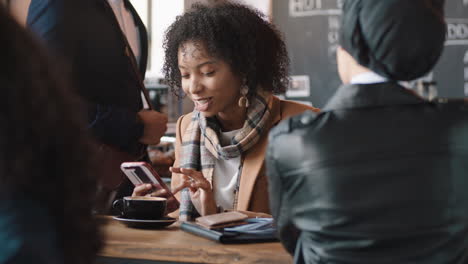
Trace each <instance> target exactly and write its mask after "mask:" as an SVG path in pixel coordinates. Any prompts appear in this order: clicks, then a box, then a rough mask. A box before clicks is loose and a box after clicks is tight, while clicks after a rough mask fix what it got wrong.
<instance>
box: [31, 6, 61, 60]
mask: <svg viewBox="0 0 468 264" xmlns="http://www.w3.org/2000/svg"><path fill="white" fill-rule="evenodd" d="M62 11H63V1H60V0H31V4H30V5H29V9H28V15H27V18H26V25H27V27H28V28H29V29H31V31H33V32H34V33H35V34H36V36H37V37H38V38H39V39H40V40H41V41H42V42H43V43H44V44H45V45H46V46H47V47H48V48H50V49H51V50H54V52H56V51H58V50H60V49H61V45H60V42H61V40H60V35H59V32H60V26H61V24H62V22H63V19H62V15H61V14H62Z"/></svg>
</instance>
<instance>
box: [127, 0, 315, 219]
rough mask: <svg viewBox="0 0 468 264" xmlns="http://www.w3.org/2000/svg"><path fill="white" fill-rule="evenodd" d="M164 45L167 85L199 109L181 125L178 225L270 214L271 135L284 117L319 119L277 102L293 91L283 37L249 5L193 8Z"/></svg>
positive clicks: (177, 167)
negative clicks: (212, 217) (233, 214)
mask: <svg viewBox="0 0 468 264" xmlns="http://www.w3.org/2000/svg"><path fill="white" fill-rule="evenodd" d="M164 45H165V54H166V55H165V64H164V72H165V75H166V79H167V81H168V83H169V85H171V87H172V88H173V89H174V91H176V92H177V91H179V89H182V90H183V92H184V93H185V94H186V95H187V96H188V97H189V98H190V99H191V100H192V101H193V102H194V104H195V108H194V110H193V112H191V113H189V114H187V115H184V116H182V117H180V118H179V120H178V122H177V131H176V132H177V140H176V146H175V154H176V160H175V163H174V166H173V167H172V168H171V171H172V173H173V174H172V187H173V189H174V190H179V189H180V188H181V186H182V187H184V186H185V187H188V188H186V189H184V190H183V191H182V194H181V195H180V196H179V195H178V197H179V198H180V200H181V208H180V211H179V216H180V219H182V220H185V219H190V218H192V217H193V216H195V215H198V214H199V215H209V214H214V213H218V212H223V211H225V210H241V211H254V212H260V213H267V214H268V213H269V212H270V209H269V205H268V192H267V190H268V183H267V181H266V175H265V166H264V157H265V151H266V145H267V138H268V137H267V135H268V132H269V130H270V129H271V128H272V127H274V126H275V125H276V124H277V123H278V122H279V121H281V120H282V119H284V118H286V117H289V116H292V115H294V114H298V113H301V112H303V111H305V110H313V111H318V109H315V108H313V107H309V106H307V105H303V104H299V103H295V102H291V101H285V100H280V99H279V98H278V97H276V96H274V95H273V94H275V93H276V94H278V93H284V92H285V91H286V89H287V86H288V72H289V58H288V54H287V51H286V46H285V43H284V41H283V39H282V37H281V34H280V32H279V31H278V30H277V29H276V28H275V26H274V25H273V24H271V23H269V22H268V21H266V20H265V19H264V16H263V15H262V14H261V13H259V12H258V11H256V10H253V9H251V8H249V7H247V6H244V5H239V4H231V3H221V4H215V5H212V6H205V5H194V6H193V7H192V9H191V10H190V11H188V12H186V13H185V14H183V15H182V16H180V17H178V18H177V19H176V21H175V22H174V23H173V24H172V25H171V26H170V27H169V29H168V31H167V34H166V38H165V42H164ZM149 188H150V186H148V187H146V186H141V187H137V188H136V189H135V190H134V195H142V194H145V192H147V191H149ZM192 205H193V206H192Z"/></svg>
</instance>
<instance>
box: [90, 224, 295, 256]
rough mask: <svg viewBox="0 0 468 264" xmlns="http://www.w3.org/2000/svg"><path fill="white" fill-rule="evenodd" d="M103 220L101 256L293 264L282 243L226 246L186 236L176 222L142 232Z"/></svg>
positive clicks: (189, 235)
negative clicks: (103, 239) (158, 228)
mask: <svg viewBox="0 0 468 264" xmlns="http://www.w3.org/2000/svg"><path fill="white" fill-rule="evenodd" d="M104 218H106V219H107V220H108V221H107V223H106V224H105V225H104V228H103V231H104V235H105V243H104V244H105V245H104V248H103V250H102V251H101V252H100V253H99V256H101V257H109V258H122V259H140V260H150V261H170V262H188V263H292V258H291V256H290V255H289V254H288V253H287V252H286V250H285V249H284V248H283V247H282V246H281V244H280V243H279V242H276V243H256V244H238V245H224V244H220V243H217V242H214V241H211V240H208V239H205V238H202V237H198V236H195V235H192V234H189V233H186V232H184V231H182V230H180V229H179V227H178V224H177V223H175V224H173V225H171V226H169V227H166V228H164V229H161V230H143V229H134V228H128V227H126V226H125V225H123V224H122V223H120V222H118V221H115V220H113V219H112V218H111V217H107V216H106V217H104ZM145 263H149V262H145Z"/></svg>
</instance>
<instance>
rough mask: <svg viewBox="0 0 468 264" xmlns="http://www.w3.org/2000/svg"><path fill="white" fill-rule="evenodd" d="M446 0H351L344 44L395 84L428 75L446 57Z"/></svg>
mask: <svg viewBox="0 0 468 264" xmlns="http://www.w3.org/2000/svg"><path fill="white" fill-rule="evenodd" d="M444 3H445V0H346V1H345V4H344V6H343V16H342V28H341V33H340V44H341V46H342V47H343V48H344V49H345V50H346V51H348V52H349V53H350V54H351V56H353V57H354V58H355V59H356V60H357V62H358V63H359V64H360V65H362V66H364V67H367V68H369V69H371V70H372V71H374V72H376V73H378V74H380V75H382V76H385V77H387V78H389V79H391V80H402V81H404V80H414V79H417V78H419V77H421V76H423V75H424V74H426V73H428V72H429V71H430V70H431V69H432V68H433V67H434V65H435V63H436V62H437V60H438V59H439V57H440V54H441V53H442V50H443V47H444V42H445V35H446V24H445V19H444Z"/></svg>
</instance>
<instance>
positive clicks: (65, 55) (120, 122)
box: [27, 0, 143, 154]
mask: <svg viewBox="0 0 468 264" xmlns="http://www.w3.org/2000/svg"><path fill="white" fill-rule="evenodd" d="M77 2H81V1H77ZM71 9H78V10H82V9H83V5H80V4H77V3H72V2H71V1H66V0H31V5H30V6H29V9H28V16H27V26H28V27H29V28H30V29H31V31H33V32H34V33H35V35H36V36H37V37H38V38H39V40H40V41H42V42H43V44H44V45H45V46H46V47H47V49H48V50H49V52H50V54H51V55H53V56H57V57H60V59H61V60H59V61H72V60H73V57H74V56H76V54H75V53H73V52H71V51H72V50H75V49H74V45H77V44H76V43H72V42H76V41H74V40H76V39H75V38H74V36H72V35H71V34H70V32H75V33H74V34H78V33H77V32H78V31H77V28H76V25H75V24H73V23H72V20H71V19H67V20H65V19H64V14H69V15H71V13H70V12H71ZM78 10H75V11H76V12H78ZM74 15H76V14H74ZM75 70H76V69H75ZM76 83H77V85H79V83H80V82H76ZM82 99H83V98H82ZM84 101H86V102H85V104H86V108H87V109H86V110H87V120H88V127H89V128H90V129H91V130H92V132H93V134H94V135H95V136H96V138H97V139H98V140H99V141H100V142H102V143H105V144H108V145H112V146H114V147H117V148H118V149H120V150H122V151H125V152H127V153H132V154H133V153H135V154H136V153H138V152H139V151H140V149H141V148H140V147H141V145H140V144H139V143H138V139H139V138H140V137H141V136H142V134H143V124H142V123H141V122H138V120H137V113H136V112H134V111H130V110H128V109H125V108H119V107H115V106H110V105H103V104H96V103H93V102H90V101H89V100H86V99H84Z"/></svg>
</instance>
